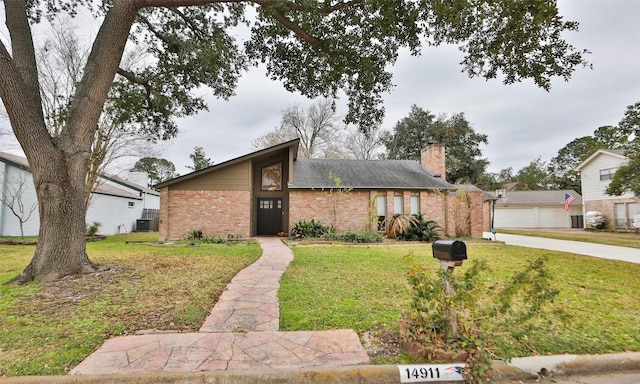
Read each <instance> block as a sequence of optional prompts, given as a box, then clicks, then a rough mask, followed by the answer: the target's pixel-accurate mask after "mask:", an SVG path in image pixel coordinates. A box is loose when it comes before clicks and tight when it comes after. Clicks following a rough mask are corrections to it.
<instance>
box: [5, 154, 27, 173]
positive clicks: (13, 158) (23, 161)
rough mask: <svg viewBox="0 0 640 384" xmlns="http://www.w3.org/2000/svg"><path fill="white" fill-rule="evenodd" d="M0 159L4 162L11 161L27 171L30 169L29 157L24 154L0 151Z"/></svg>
mask: <svg viewBox="0 0 640 384" xmlns="http://www.w3.org/2000/svg"><path fill="white" fill-rule="evenodd" d="M0 161H2V162H4V163H9V164H11V165H13V166H14V167H17V168H20V169H24V170H26V171H28V170H29V163H28V162H27V159H26V158H24V157H22V156H17V155H12V154H10V153H6V152H0Z"/></svg>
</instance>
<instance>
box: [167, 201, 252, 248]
mask: <svg viewBox="0 0 640 384" xmlns="http://www.w3.org/2000/svg"><path fill="white" fill-rule="evenodd" d="M160 201H161V203H160V239H161V240H165V239H182V238H185V237H186V236H187V235H188V234H189V233H190V232H191V231H192V230H194V229H200V230H202V232H203V234H204V235H205V236H217V237H223V238H226V237H227V235H229V234H234V235H235V234H239V235H241V236H242V237H245V238H248V237H249V236H250V217H251V193H250V192H249V191H175V190H174V191H172V190H169V188H163V189H162V190H161V191H160Z"/></svg>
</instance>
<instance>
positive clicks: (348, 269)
mask: <svg viewBox="0 0 640 384" xmlns="http://www.w3.org/2000/svg"><path fill="white" fill-rule="evenodd" d="M467 248H468V254H469V257H470V259H473V258H485V259H487V261H488V262H489V265H490V267H491V268H492V270H493V276H494V279H495V280H496V281H497V282H499V281H501V280H504V279H506V278H507V277H509V276H511V274H512V273H513V271H514V270H515V269H518V268H521V267H523V266H524V265H525V264H526V263H528V262H530V261H532V260H535V259H537V258H538V257H541V256H546V257H548V259H549V261H548V266H549V269H550V271H551V273H552V275H553V284H554V286H555V288H557V289H559V290H560V294H559V296H558V298H557V300H556V302H555V303H554V304H553V308H550V309H552V310H554V311H556V312H557V313H558V315H557V316H556V317H555V321H554V322H553V324H552V325H551V326H547V327H546V328H543V329H539V331H538V332H536V333H534V334H531V335H528V337H527V340H525V341H524V342H523V343H522V345H519V346H518V354H519V355H520V356H525V355H539V354H541V355H550V354H563V353H571V354H584V353H594V354H597V353H610V352H621V351H640V334H639V332H638V323H637V319H638V317H640V300H638V296H637V292H640V264H631V263H625V262H619V261H611V260H604V259H597V258H592V257H587V256H580V255H574V254H570V253H562V252H555V251H547V250H538V249H530V248H523V247H514V246H507V245H504V244H498V243H492V244H473V243H469V244H467ZM293 251H294V254H295V259H294V261H293V262H292V263H291V264H290V266H289V268H288V269H287V271H286V272H285V275H284V276H283V279H282V281H281V287H280V291H279V298H280V317H281V319H280V325H281V329H284V330H312V329H341V328H352V329H355V330H356V331H357V332H359V333H360V334H361V335H362V334H363V332H365V331H370V330H374V329H376V330H385V331H388V332H392V333H393V332H397V328H398V320H399V318H400V317H401V316H402V313H403V311H404V310H408V309H409V303H410V293H409V288H408V283H407V278H406V271H407V269H408V267H407V266H406V265H405V263H404V260H403V259H404V256H405V255H407V254H409V252H413V253H414V254H415V255H416V256H417V257H418V258H419V259H421V260H423V262H424V265H425V266H426V267H427V268H432V269H437V268H439V265H438V264H437V262H436V261H435V260H434V259H433V258H432V257H431V246H430V245H407V246H336V245H333V246H296V247H293ZM467 265H468V263H467ZM464 268H465V265H463V266H462V267H460V268H456V271H455V273H461V272H462V270H463V269H464Z"/></svg>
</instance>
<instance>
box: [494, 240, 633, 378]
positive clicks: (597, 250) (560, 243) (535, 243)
mask: <svg viewBox="0 0 640 384" xmlns="http://www.w3.org/2000/svg"><path fill="white" fill-rule="evenodd" d="M484 237H486V238H491V239H493V238H494V236H493V234H491V233H489V232H485V233H484ZM495 239H496V240H498V241H504V242H505V243H506V244H508V245H519V246H521V247H529V248H540V249H550V250H553V251H563V252H571V253H577V254H579V255H587V256H594V257H599V258H603V259H611V260H622V261H628V262H630V263H640V249H638V248H627V247H616V246H613V245H604V244H595V243H585V242H583V241H569V240H556V239H545V238H542V237H533V236H520V235H508V234H506V233H500V232H498V233H497V234H496V236H495ZM639 384H640V383H639Z"/></svg>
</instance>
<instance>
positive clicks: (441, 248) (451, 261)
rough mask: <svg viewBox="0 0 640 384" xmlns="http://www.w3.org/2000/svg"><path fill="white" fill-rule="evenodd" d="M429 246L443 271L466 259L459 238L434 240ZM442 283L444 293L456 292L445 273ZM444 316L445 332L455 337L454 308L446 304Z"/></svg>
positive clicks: (453, 293) (464, 246) (465, 248)
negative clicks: (445, 319)
mask: <svg viewBox="0 0 640 384" xmlns="http://www.w3.org/2000/svg"><path fill="white" fill-rule="evenodd" d="M431 247H432V250H433V257H434V258H436V259H438V261H439V262H440V266H441V267H442V269H443V270H444V271H451V272H453V269H454V268H455V267H458V266H460V265H462V261H463V260H466V259H467V245H466V244H465V243H464V242H462V241H460V240H436V241H434V242H433V244H432V246H431ZM442 284H443V286H444V295H445V296H447V297H450V298H453V297H454V296H455V295H456V292H455V291H454V289H453V285H451V282H450V281H449V280H448V279H447V276H446V275H443V276H442ZM445 317H446V318H447V333H448V334H449V335H450V336H452V337H457V335H458V319H457V317H456V314H455V312H454V310H453V309H452V308H449V307H448V306H447V307H446V308H445Z"/></svg>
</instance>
